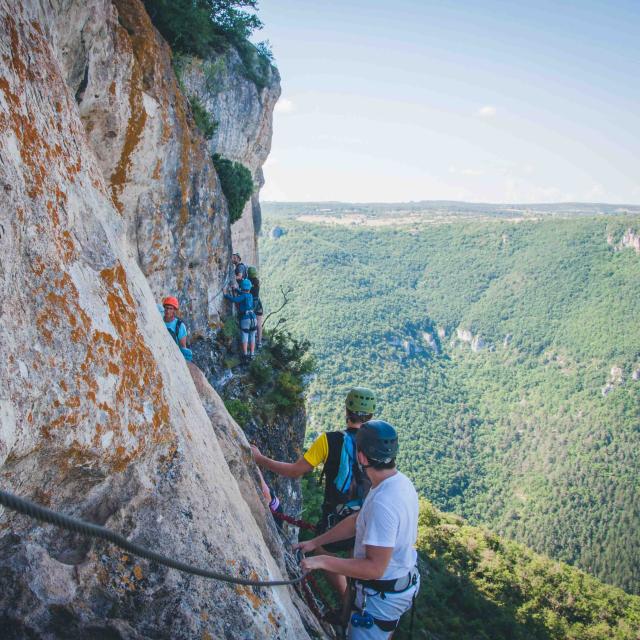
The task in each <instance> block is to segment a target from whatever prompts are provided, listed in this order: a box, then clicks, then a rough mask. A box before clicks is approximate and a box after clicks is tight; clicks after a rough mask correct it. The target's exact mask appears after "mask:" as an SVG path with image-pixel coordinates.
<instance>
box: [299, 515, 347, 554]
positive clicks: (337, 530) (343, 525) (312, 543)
mask: <svg viewBox="0 0 640 640" xmlns="http://www.w3.org/2000/svg"><path fill="white" fill-rule="evenodd" d="M357 519H358V514H357V513H352V514H351V515H350V516H347V517H346V518H345V519H344V520H341V521H340V522H338V524H337V525H336V526H335V527H332V528H331V529H328V530H327V531H325V532H324V533H321V534H320V535H319V536H316V537H315V538H312V539H311V540H305V541H304V542H298V543H297V544H294V545H293V548H294V549H300V550H301V551H302V552H304V553H311V552H312V551H315V550H316V549H317V548H318V547H322V546H323V545H325V544H329V543H331V542H339V541H340V540H348V539H349V538H353V536H355V535H356V520H357Z"/></svg>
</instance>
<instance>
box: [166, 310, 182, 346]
mask: <svg viewBox="0 0 640 640" xmlns="http://www.w3.org/2000/svg"><path fill="white" fill-rule="evenodd" d="M183 324H184V322H182V320H180V318H178V317H177V316H176V328H175V330H173V329H169V327H167V331H168V332H169V333H170V335H171V337H172V338H173V339H174V340H175V343H176V344H177V345H178V346H180V340H178V336H179V335H180V326H181V325H183ZM165 326H166V325H165Z"/></svg>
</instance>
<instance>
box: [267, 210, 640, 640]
mask: <svg viewBox="0 0 640 640" xmlns="http://www.w3.org/2000/svg"><path fill="white" fill-rule="evenodd" d="M265 213H266V215H265V233H264V237H263V238H262V240H261V247H260V250H261V261H262V262H261V274H260V276H261V281H262V283H263V287H262V292H263V299H264V303H265V308H266V313H268V312H269V309H273V308H276V307H278V306H280V304H281V301H282V288H284V290H285V291H287V290H288V289H291V291H290V293H289V294H288V296H287V297H288V299H289V302H288V303H287V305H286V306H285V307H284V309H283V310H282V312H281V314H280V318H281V322H283V326H284V327H285V328H286V329H288V330H289V331H291V332H292V333H293V335H294V336H296V337H297V338H299V339H304V340H308V341H309V342H310V344H311V350H312V352H313V354H314V355H315V357H316V359H317V370H316V374H315V375H314V376H313V377H312V378H311V379H310V380H309V381H308V383H309V387H308V402H307V409H308V413H309V424H308V427H307V437H308V439H309V440H311V439H312V438H313V437H315V435H316V434H317V433H318V432H320V431H322V430H328V429H336V428H341V426H342V422H343V401H344V395H345V393H346V391H347V390H348V389H349V387H350V386H352V385H357V384H362V385H367V386H370V387H372V388H373V389H375V390H376V391H377V393H378V395H379V399H380V403H379V404H380V411H379V415H380V416H382V417H384V418H385V419H387V420H389V421H390V422H392V423H394V424H395V425H396V426H397V427H398V429H399V432H400V438H401V453H400V456H399V466H400V468H401V470H403V471H405V472H406V473H407V474H408V475H409V476H410V477H411V478H412V479H413V480H414V482H415V483H416V486H417V487H418V490H419V492H420V494H421V495H422V496H423V497H425V498H427V499H428V500H429V501H431V502H432V503H433V504H434V505H435V506H436V507H437V508H439V509H442V510H443V511H445V512H453V513H455V514H458V515H459V516H462V517H464V518H466V519H468V520H469V522H470V523H471V524H473V525H483V526H486V527H487V528H489V529H490V530H491V531H493V532H495V533H496V534H498V535H501V536H504V537H506V538H507V539H510V540H514V541H518V542H521V543H524V544H526V545H528V546H529V547H531V548H532V549H534V550H535V551H537V552H540V553H543V554H546V555H547V556H549V557H550V558H553V559H555V560H561V561H565V562H568V563H570V564H573V565H576V566H577V567H580V568H581V569H584V570H585V571H586V572H588V573H590V574H592V575H594V576H597V577H598V578H600V579H602V580H604V581H606V582H608V583H610V584H613V585H617V586H619V587H621V588H623V589H625V590H626V591H628V592H630V593H638V592H640V551H639V543H640V497H639V496H640V491H639V489H640V487H639V486H638V483H639V481H638V478H639V477H640V460H639V452H640V380H638V379H637V378H638V377H640V371H639V370H640V323H638V317H640V298H639V297H638V295H637V291H638V285H639V284H640V256H639V255H638V254H637V253H636V252H635V251H634V250H633V249H629V248H624V247H623V246H622V244H621V240H622V238H623V235H624V234H625V233H626V232H627V230H628V229H633V230H635V231H636V232H638V230H639V229H640V219H639V218H638V217H637V216H633V215H598V216H596V217H594V216H586V217H582V216H580V217H578V216H576V217H573V216H571V215H567V216H564V217H563V218H557V217H553V216H548V217H547V216H539V217H537V218H532V219H528V220H521V221H519V222H515V221H512V220H505V219H502V218H501V217H497V218H495V219H493V220H488V221H487V220H481V221H480V220H474V219H473V216H472V217H471V218H470V217H469V216H466V217H465V218H463V219H462V218H461V219H460V221H459V222H455V221H454V222H453V223H447V224H434V223H432V222H429V221H428V220H424V222H423V223H422V224H412V225H409V226H394V225H388V226H381V227H372V226H367V225H328V224H308V223H303V222H298V221H296V220H295V218H294V217H293V216H292V215H291V212H290V211H289V210H287V212H286V214H287V215H286V217H282V216H280V217H279V216H278V211H277V210H276V207H275V206H272V207H271V208H270V207H269V206H266V207H265ZM275 225H278V226H279V227H280V228H281V229H282V230H283V231H284V234H283V235H281V236H280V237H275V236H277V235H278V234H270V233H269V231H270V229H271V228H272V227H274V226H275ZM274 322H275V319H272V320H270V323H271V324H273V323H274ZM452 637H453V636H452ZM460 637H462V636H460ZM469 637H471V636H469ZM474 637H475V636H474ZM477 637H482V636H477ZM488 637H491V636H488ZM514 637H516V636H514ZM523 637H525V636H523ZM529 637H536V636H529ZM554 637H555V636H554ZM558 637H560V636H558ZM567 637H570V636H567ZM576 637H577V636H576ZM585 637H591V636H585ZM593 637H597V636H593ZM607 637H608V636H607ZM612 637H614V636H612ZM616 637H617V636H616ZM620 637H623V636H620ZM624 637H626V636H624Z"/></svg>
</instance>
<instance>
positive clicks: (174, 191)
mask: <svg viewBox="0 0 640 640" xmlns="http://www.w3.org/2000/svg"><path fill="white" fill-rule="evenodd" d="M0 59H1V61H2V62H1V63H0V64H1V67H2V68H1V73H0V197H1V200H2V201H1V204H2V207H1V208H0V243H1V244H2V252H1V253H0V287H1V294H2V299H3V305H2V308H1V310H0V313H1V314H2V324H3V332H2V339H1V341H0V355H1V358H0V367H1V368H2V372H1V375H2V381H3V382H2V386H1V387H0V470H1V473H2V479H3V483H2V486H3V488H6V489H8V490H9V491H12V492H14V493H16V494H19V495H21V496H25V497H28V498H31V499H33V500H35V501H37V502H40V503H43V504H46V505H48V506H50V507H51V508H53V509H56V510H59V511H62V512H65V513H69V514H72V515H75V516H78V517H81V518H83V519H86V520H89V521H92V522H97V523H100V524H104V525H106V526H108V527H109V528H111V529H114V530H116V531H118V532H119V533H121V534H123V535H125V536H127V537H128V538H130V539H132V540H134V541H136V542H139V543H141V544H144V545H146V546H149V547H152V548H154V549H155V550H157V551H159V552H161V553H165V554H167V555H169V556H172V557H177V558H180V559H182V560H184V561H186V562H190V563H192V564H197V565H203V566H207V567H211V568H214V569H217V570H222V571H228V572H231V573H235V574H241V575H244V576H253V577H260V578H263V579H277V578H280V577H282V568H283V567H282V562H281V560H282V558H281V556H279V554H278V548H279V545H278V542H277V539H276V538H275V537H274V531H273V526H272V524H271V521H270V519H269V517H268V515H266V512H265V510H264V509H263V510H262V511H261V509H260V499H259V497H257V493H256V491H255V485H252V483H251V482H249V481H248V479H247V478H250V477H251V476H250V471H249V469H251V465H250V464H249V465H248V466H247V463H248V462H249V461H248V458H247V455H246V441H245V440H244V438H243V436H242V434H241V433H240V431H239V430H238V428H237V426H235V425H234V424H233V421H232V420H231V419H230V418H229V416H228V414H227V413H226V412H225V411H224V409H223V407H221V406H220V403H219V399H218V400H216V395H215V392H214V391H213V389H211V388H210V387H209V386H208V384H207V383H206V381H204V380H203V379H202V377H201V376H198V372H197V370H192V372H191V374H190V371H189V369H188V368H187V365H186V363H185V361H184V359H183V358H182V357H181V355H180V353H179V351H178V349H177V347H176V346H175V344H174V343H173V342H172V340H171V339H170V337H169V336H168V334H167V332H166V329H165V328H164V326H163V323H162V321H161V318H160V315H159V313H158V311H157V308H156V300H157V298H158V297H159V296H160V295H161V294H163V293H165V292H167V291H168V290H169V289H170V290H171V291H172V292H177V293H178V294H179V297H181V298H182V300H183V302H184V303H185V305H186V306H187V307H188V310H189V313H190V314H191V317H192V319H193V323H194V324H195V325H196V326H197V327H203V328H204V327H206V325H207V324H208V323H209V322H210V321H211V320H212V318H213V319H215V318H216V316H217V314H218V311H219V309H218V303H217V299H216V296H215V295H214V294H215V289H216V287H217V285H218V283H220V281H221V279H222V278H223V275H222V274H223V273H224V271H225V269H226V260H227V257H228V253H229V242H228V239H229V229H228V224H227V223H226V222H225V220H226V215H225V214H226V212H225V211H224V206H223V205H221V204H220V202H221V199H220V196H219V189H218V185H217V180H216V175H215V172H214V170H213V169H212V168H211V166H210V163H208V162H207V150H206V147H205V143H204V141H203V140H202V139H201V138H200V137H199V135H198V134H197V133H194V131H193V129H192V127H191V126H190V122H189V118H190V117H189V114H188V110H187V108H186V106H185V101H184V99H183V97H182V96H181V95H180V92H179V91H178V90H177V88H176V84H175V81H174V80H173V75H172V74H171V73H170V67H169V64H170V60H169V51H168V49H167V48H166V45H165V44H164V43H163V42H162V40H161V39H160V38H159V36H158V35H157V34H156V33H155V31H154V30H153V29H152V27H151V25H150V23H149V21H148V18H147V16H146V14H145V13H144V10H143V8H142V5H141V3H140V2H139V1H138V0H128V1H125V0H115V2H114V3H113V4H111V3H110V2H107V1H106V0H88V1H85V2H82V3H81V2H77V1H76V0H52V1H51V2H44V1H43V2H38V1H37V0H27V1H25V2H21V3H16V2H13V1H11V0H0ZM194 379H195V382H196V384H194ZM196 386H197V388H196ZM198 391H199V392H200V394H201V395H202V398H203V400H204V405H203V402H202V401H201V398H200V395H199V393H198ZM234 442H235V443H236V444H237V445H238V446H239V447H240V448H239V449H236V448H234V447H233V443H234ZM225 453H226V456H225ZM227 459H229V460H230V462H229V463H228V462H227ZM230 465H231V468H230ZM299 609H303V605H302V604H301V603H300V601H299V600H298V599H297V598H296V596H295V593H294V592H293V591H292V590H291V589H290V588H277V589H251V588H233V587H229V586H227V585H224V584H222V583H218V582H214V581H207V580H204V579H202V578H197V577H193V576H188V575H186V574H182V573H178V572H176V571H174V570H170V569H166V568H164V567H162V566H157V565H151V564H150V563H148V562H146V561H141V560H139V559H136V558H134V557H131V556H128V555H127V554H123V553H119V552H118V551H117V550H116V549H114V548H113V547H111V546H109V545H106V544H102V543H92V542H88V541H86V540H85V539H82V538H80V537H78V536H75V535H73V534H68V533H65V532H62V531H60V530H58V529H55V528H53V527H49V526H37V525H36V524H35V523H34V522H32V521H31V520H29V519H28V518H25V517H22V516H17V515H14V514H13V513H10V512H6V511H0V628H1V629H2V631H3V636H4V637H16V638H22V637H32V638H57V637H60V638H62V637H64V638H93V637H109V638H213V637H215V638H222V637H224V638H305V637H308V636H307V632H306V630H305V626H304V624H303V622H302V620H301V617H300V614H299ZM306 624H307V625H312V624H313V623H312V622H309V621H308V622H307V623H306Z"/></svg>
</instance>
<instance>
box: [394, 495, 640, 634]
mask: <svg viewBox="0 0 640 640" xmlns="http://www.w3.org/2000/svg"><path fill="white" fill-rule="evenodd" d="M418 549H419V552H420V565H421V572H422V575H423V585H422V588H421V591H420V594H419V597H418V599H417V603H416V612H415V620H414V629H415V630H419V631H417V633H415V637H417V638H421V637H422V638H429V639H431V640H433V639H435V638H437V639H438V640H604V639H605V638H616V639H618V640H623V639H624V640H636V639H637V638H638V636H639V634H640V598H638V597H637V596H629V595H627V594H626V593H624V592H623V591H622V590H621V589H618V588H616V587H610V586H607V585H604V584H602V583H601V582H599V581H598V580H596V579H595V578H592V577H591V576H589V575H587V574H585V573H583V572H582V571H579V570H578V569H575V568H573V567H570V566H568V565H566V564H564V563H560V562H554V561H552V560H549V559H548V558H545V557H542V556H540V555H537V554H535V553H533V552H531V551H530V550H529V549H527V548H526V547H524V546H523V545H520V544H517V543H514V542H508V541H506V540H504V539H501V538H500V537H498V536H496V535H495V534H493V533H490V532H488V531H486V530H484V529H481V528H478V527H472V526H470V525H469V524H467V523H466V522H465V521H464V520H463V519H462V518H458V517H456V516H452V515H447V514H443V513H441V512H439V511H438V510H437V509H434V508H433V507H432V506H431V505H430V504H429V503H427V502H426V501H425V502H423V503H422V504H421V506H420V524H419V535H418ZM408 630H409V616H405V618H404V619H403V623H402V627H401V631H400V632H399V633H397V634H396V636H397V638H398V640H402V638H407V637H409V636H408ZM394 637H395V636H394Z"/></svg>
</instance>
